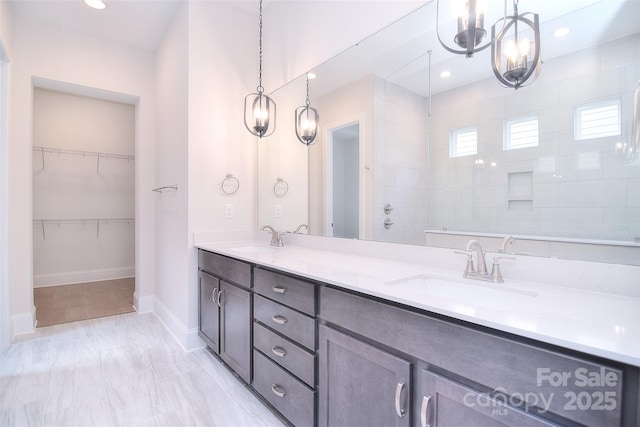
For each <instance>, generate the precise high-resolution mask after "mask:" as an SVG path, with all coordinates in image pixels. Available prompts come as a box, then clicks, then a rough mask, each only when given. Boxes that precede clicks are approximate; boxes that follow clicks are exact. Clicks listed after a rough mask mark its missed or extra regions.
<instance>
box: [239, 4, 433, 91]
mask: <svg viewBox="0 0 640 427" xmlns="http://www.w3.org/2000/svg"><path fill="white" fill-rule="evenodd" d="M256 3H257V2H256ZM426 3H428V1H427V0H400V1H396V0H391V1H390V0H376V1H361V0H323V1H295V0H286V1H280V0H278V1H272V2H269V3H267V6H266V7H265V9H264V38H263V39H264V41H263V44H264V61H265V64H266V67H265V68H264V87H265V89H266V90H267V92H268V91H269V90H275V89H276V88H278V87H280V86H282V85H283V84H285V83H287V82H289V81H291V80H293V79H294V78H296V77H298V76H301V75H302V74H304V73H306V72H307V71H309V70H311V69H312V68H313V67H316V66H317V65H319V64H320V63H322V62H324V61H326V60H328V59H329V58H332V57H333V56H335V55H337V54H338V53H340V52H342V51H343V50H345V49H347V48H349V47H351V46H354V45H355V44H356V43H358V42H360V41H362V40H363V39H365V38H366V37H368V36H370V35H371V34H373V33H375V32H376V31H378V30H380V29H381V28H382V27H384V26H386V25H389V24H391V23H392V22H394V21H396V20H397V19H400V18H401V17H403V16H405V15H407V14H408V13H410V12H412V11H414V10H416V9H418V8H419V7H420V6H422V5H424V4H426ZM257 12H258V7H257V5H256V12H255V14H254V15H252V17H253V18H252V19H251V20H250V22H249V24H253V25H257V23H258V20H257ZM252 42H253V43H254V44H257V36H256V38H255V39H253V40H252ZM256 54H257V52H256ZM254 75H255V72H254ZM319 78H322V76H319ZM253 87H255V83H254V86H253Z"/></svg>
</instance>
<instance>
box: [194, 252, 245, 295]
mask: <svg viewBox="0 0 640 427" xmlns="http://www.w3.org/2000/svg"><path fill="white" fill-rule="evenodd" d="M198 268H199V269H200V270H204V271H206V272H208V273H210V274H213V275H214V276H216V277H219V278H221V279H225V280H228V281H229V282H232V283H235V284H236V285H240V286H244V287H247V288H250V287H251V265H250V264H247V263H245V262H242V261H238V260H235V259H232V258H227V257H225V256H222V255H218V254H214V253H212V252H207V251H204V250H202V249H200V250H199V251H198Z"/></svg>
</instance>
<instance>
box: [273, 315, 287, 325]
mask: <svg viewBox="0 0 640 427" xmlns="http://www.w3.org/2000/svg"><path fill="white" fill-rule="evenodd" d="M271 319H272V320H273V321H274V322H276V323H277V324H278V325H284V324H285V323H287V318H286V317H284V316H280V315H279V314H276V315H274V316H273V317H271Z"/></svg>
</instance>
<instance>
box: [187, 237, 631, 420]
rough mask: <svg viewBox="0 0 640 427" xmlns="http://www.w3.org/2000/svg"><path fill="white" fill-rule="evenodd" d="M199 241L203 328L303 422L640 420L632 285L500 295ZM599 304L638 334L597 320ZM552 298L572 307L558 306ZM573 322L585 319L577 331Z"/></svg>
mask: <svg viewBox="0 0 640 427" xmlns="http://www.w3.org/2000/svg"><path fill="white" fill-rule="evenodd" d="M197 246H198V247H199V248H200V250H199V278H200V284H199V286H200V305H199V312H200V313H199V319H200V324H199V331H200V332H199V334H200V336H201V337H202V339H203V340H204V341H205V342H206V343H207V345H208V346H209V347H210V348H211V349H212V351H213V352H214V353H216V354H219V356H220V359H221V360H222V361H224V362H225V363H226V364H227V365H228V366H229V367H230V368H231V369H232V370H233V371H235V372H236V373H237V374H238V376H239V378H241V379H242V380H243V381H245V382H246V383H247V384H249V385H250V387H251V388H252V389H253V390H254V391H255V392H256V393H257V394H258V395H260V396H261V397H262V398H263V399H264V401H265V402H266V403H267V404H268V405H270V406H271V407H272V409H274V410H276V411H277V412H278V413H279V414H281V415H282V416H283V417H284V418H285V419H287V420H288V421H289V422H290V423H291V424H293V425H296V426H316V425H317V426H358V425H367V426H446V425H474V426H482V425H496V424H500V425H512V426H542V425H588V426H603V425H606V426H616V425H622V426H636V425H638V423H639V422H640V409H639V407H640V401H639V397H638V387H639V382H640V370H639V366H640V358H639V357H638V353H640V348H635V346H636V345H637V343H638V341H637V340H638V337H637V336H636V334H637V332H638V329H637V328H638V325H634V324H633V323H634V322H636V321H637V320H638V319H637V315H635V314H633V313H634V309H635V310H636V311H637V308H638V305H637V303H638V299H636V298H627V297H620V296H611V299H609V298H607V300H608V301H609V302H602V297H603V295H598V294H596V293H593V292H591V293H587V292H582V293H580V291H577V290H566V289H553V287H544V286H541V287H535V286H533V285H532V286H531V287H528V286H523V285H522V284H520V285H517V286H514V285H513V284H512V283H506V284H505V286H507V291H504V292H507V293H505V294H504V295H502V294H501V292H503V291H502V290H496V289H495V286H498V285H483V284H481V283H478V284H477V285H475V284H474V283H473V282H465V281H460V280H457V279H456V280H453V279H452V280H451V281H449V280H448V279H449V277H448V276H446V275H443V273H442V271H439V270H438V269H437V268H428V269H424V268H423V267H420V266H416V265H414V264H409V263H406V264H405V263H401V262H394V261H387V260H384V259H379V258H372V257H365V256H357V255H350V254H344V253H332V252H330V251H323V250H318V249H314V248H304V247H297V246H285V247H284V248H272V247H270V246H268V245H266V244H265V243H264V242H262V243H260V242H242V243H238V242H233V243H211V244H199V245H197ZM427 273H428V274H427ZM398 277H401V278H405V277H406V278H407V279H406V280H405V279H401V280H398V279H397V278H398ZM393 278H396V279H393ZM435 279H437V280H441V282H436V281H435ZM507 282H508V281H507ZM457 286H461V287H457ZM474 286H477V288H474ZM440 287H442V289H449V288H451V289H454V290H455V291H456V292H457V293H458V296H455V295H453V296H452V295H443V294H442V290H441V289H440ZM423 288H427V289H432V290H433V289H437V290H438V291H437V292H433V293H432V294H429V295H427V294H426V293H424V292H423V290H424V289H423ZM216 290H217V291H216ZM477 290H479V292H482V293H483V294H482V295H481V294H474V292H476V291H477ZM514 292H515V294H514V295H515V296H514V295H512V294H513V293H514ZM554 292H555V293H554ZM547 293H549V295H547ZM232 295H233V296H232ZM483 295H487V296H488V299H484V300H483ZM501 297H502V298H501ZM447 298H448V299H450V300H451V299H453V300H452V301H449V302H450V303H451V304H450V305H447V304H448V303H447V302H446V301H447ZM455 298H459V300H458V303H457V304H458V309H456V308H455V307H456V303H455ZM532 298H533V300H532ZM545 298H551V299H553V300H555V305H553V304H552V305H551V306H548V305H547V304H545ZM558 298H565V299H566V300H565V301H563V302H558V301H557V300H558ZM567 298H569V299H567ZM536 299H537V300H536ZM501 301H502V302H501ZM598 301H600V303H599V304H597V306H599V308H600V310H612V309H615V311H617V313H610V315H611V316H613V317H614V318H615V319H614V320H615V323H616V325H617V326H618V327H619V328H627V330H626V331H627V332H628V334H629V335H628V337H627V336H623V337H622V338H620V337H618V336H617V335H619V334H616V333H615V331H612V333H611V334H610V336H608V337H607V336H604V335H606V332H603V331H604V329H602V331H600V330H599V329H598V326H597V325H595V324H593V325H592V324H589V323H588V321H587V318H588V313H590V312H591V310H592V307H593V306H592V304H596V303H597V302H598ZM473 304H475V305H476V307H475V312H474V311H473V310H472V308H474V307H473V306H472V305H473ZM545 306H547V310H549V313H545ZM557 307H565V313H555V314H553V313H551V312H552V311H553V310H556V309H557ZM456 310H457V311H456ZM556 311H557V310H556ZM532 316H533V317H532ZM536 316H537V318H539V323H538V324H537V325H536V324H533V323H531V322H533V321H532V320H531V319H533V318H535V317H536ZM601 317H602V313H600V314H598V313H593V314H592V316H591V318H592V320H593V319H594V318H595V320H597V318H601ZM561 319H566V321H567V323H568V324H566V325H565V324H562V323H560V320H561ZM527 322H529V323H530V324H527ZM575 322H578V323H580V324H582V327H581V328H580V330H574V331H573V332H571V328H572V327H573V326H575V324H576V323H575ZM624 322H627V323H626V324H625V323H624ZM554 323H555V324H556V325H555V330H557V331H556V332H554V333H551V332H547V330H553V329H554V327H553V324H554ZM545 324H546V325H547V326H549V325H550V326H551V327H550V329H545V326H544V325H545ZM518 328H519V329H518ZM594 329H595V330H596V332H595V333H594V334H595V335H598V334H600V335H601V336H600V338H601V341H597V340H595V338H594V336H593V335H592V334H591V333H590V332H589V331H590V330H594ZM582 330H584V331H586V333H582V332H581V331H582ZM545 335H547V336H546V337H545ZM571 337H574V338H571ZM571 339H573V342H571ZM607 340H609V341H608V344H607ZM616 341H619V342H616ZM600 343H605V344H602V345H601V344H600ZM620 343H623V345H621V344H620ZM625 344H626V346H625Z"/></svg>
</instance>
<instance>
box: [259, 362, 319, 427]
mask: <svg viewBox="0 0 640 427" xmlns="http://www.w3.org/2000/svg"><path fill="white" fill-rule="evenodd" d="M253 369H254V376H253V384H252V385H253V388H254V389H255V390H257V391H258V393H260V394H261V395H262V397H264V398H265V399H266V400H267V401H268V402H269V403H271V404H272V405H273V406H274V407H275V408H276V409H277V410H278V411H280V413H282V415H284V416H285V417H286V418H287V419H288V420H289V421H291V422H292V423H293V424H294V425H296V426H301V427H303V426H313V425H314V419H315V391H314V390H312V389H310V388H309V387H307V386H306V385H305V384H304V383H303V382H301V381H300V380H298V379H297V378H296V377H294V376H293V375H291V374H289V373H288V372H286V371H285V370H284V369H282V368H281V367H280V366H278V365H277V364H275V363H273V362H272V361H271V360H269V359H268V358H267V357H265V356H264V355H263V354H262V353H260V352H259V351H257V350H254V351H253Z"/></svg>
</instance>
